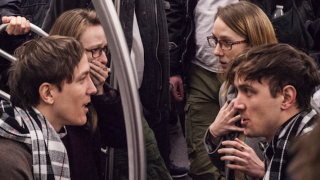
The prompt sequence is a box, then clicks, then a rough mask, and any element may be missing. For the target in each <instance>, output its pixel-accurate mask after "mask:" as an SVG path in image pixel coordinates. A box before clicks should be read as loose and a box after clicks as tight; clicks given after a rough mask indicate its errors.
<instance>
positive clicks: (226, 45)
mask: <svg viewBox="0 0 320 180" xmlns="http://www.w3.org/2000/svg"><path fill="white" fill-rule="evenodd" d="M207 40H208V44H209V46H211V47H214V48H215V47H217V44H219V46H220V48H221V49H222V50H226V51H230V50H231V49H232V45H234V44H243V43H249V41H248V40H243V41H236V42H230V41H227V40H219V41H218V39H217V38H216V37H214V36H208V37H207Z"/></svg>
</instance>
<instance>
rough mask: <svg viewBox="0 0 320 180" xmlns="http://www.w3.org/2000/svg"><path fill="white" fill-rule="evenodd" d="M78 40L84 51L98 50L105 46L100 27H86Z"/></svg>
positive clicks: (105, 42) (104, 38) (102, 31)
mask: <svg viewBox="0 0 320 180" xmlns="http://www.w3.org/2000/svg"><path fill="white" fill-rule="evenodd" d="M79 40H80V42H82V44H83V47H84V48H86V49H92V48H98V47H102V46H105V45H107V39H106V36H105V34H104V30H103V27H102V26H101V25H95V26H88V27H87V28H86V30H85V31H84V32H83V33H82V35H81V36H80V39H79Z"/></svg>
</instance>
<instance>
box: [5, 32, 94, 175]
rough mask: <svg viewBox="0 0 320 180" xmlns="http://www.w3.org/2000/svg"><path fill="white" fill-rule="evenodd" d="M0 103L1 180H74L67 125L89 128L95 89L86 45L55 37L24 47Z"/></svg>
mask: <svg viewBox="0 0 320 180" xmlns="http://www.w3.org/2000/svg"><path fill="white" fill-rule="evenodd" d="M15 56H16V57H17V59H18V60H17V61H16V62H13V64H12V66H11V68H10V70H9V81H8V84H9V87H10V90H11V97H10V101H11V103H10V102H6V101H2V102H1V103H0V106H1V109H0V111H1V112H0V114H1V118H0V136H1V137H0V161H1V165H0V179H30V180H31V179H70V172H69V162H68V156H67V152H66V149H65V147H64V145H63V143H62V141H61V139H60V138H62V137H63V136H64V135H65V134H66V131H65V128H64V126H65V125H76V126H80V125H84V124H85V123H86V121H87V117H86V113H87V112H88V108H87V107H86V105H87V104H88V103H89V102H90V95H91V94H95V93H96V91H97V90H96V88H95V86H94V84H93V82H92V80H91V78H90V75H89V72H90V66H89V62H88V60H87V57H86V55H85V54H84V49H83V47H82V45H81V44H80V43H79V42H78V41H76V40H75V39H73V38H68V37H62V36H50V37H44V38H40V39H34V40H31V41H29V42H27V43H25V44H24V45H23V46H21V47H19V48H18V50H17V51H16V53H15Z"/></svg>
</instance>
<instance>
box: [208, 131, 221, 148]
mask: <svg viewBox="0 0 320 180" xmlns="http://www.w3.org/2000/svg"><path fill="white" fill-rule="evenodd" d="M209 133H210V135H211V136H210V138H211V142H212V143H213V144H215V145H218V144H219V141H220V139H221V136H218V135H216V134H215V133H213V132H212V130H211V129H209Z"/></svg>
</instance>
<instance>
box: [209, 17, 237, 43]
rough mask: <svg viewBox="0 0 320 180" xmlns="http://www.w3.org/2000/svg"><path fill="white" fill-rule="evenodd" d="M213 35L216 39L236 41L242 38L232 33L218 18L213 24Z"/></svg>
mask: <svg viewBox="0 0 320 180" xmlns="http://www.w3.org/2000/svg"><path fill="white" fill-rule="evenodd" d="M212 33H213V35H214V36H215V37H217V38H218V39H231V40H238V39H241V38H242V37H241V36H240V35H238V34H237V33H236V32H234V31H233V30H232V29H231V28H230V27H229V26H227V25H226V23H224V22H223V21H222V19H221V18H220V17H218V18H217V19H216V20H215V22H214V24H213V31H212Z"/></svg>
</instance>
